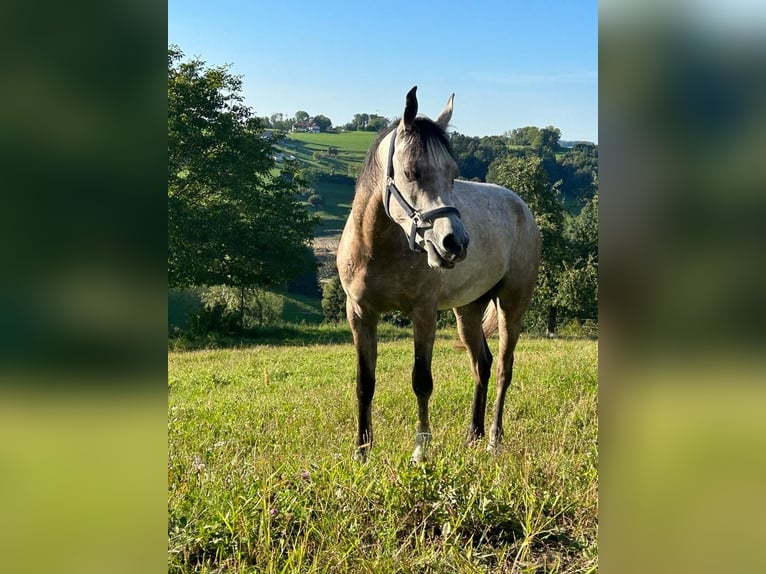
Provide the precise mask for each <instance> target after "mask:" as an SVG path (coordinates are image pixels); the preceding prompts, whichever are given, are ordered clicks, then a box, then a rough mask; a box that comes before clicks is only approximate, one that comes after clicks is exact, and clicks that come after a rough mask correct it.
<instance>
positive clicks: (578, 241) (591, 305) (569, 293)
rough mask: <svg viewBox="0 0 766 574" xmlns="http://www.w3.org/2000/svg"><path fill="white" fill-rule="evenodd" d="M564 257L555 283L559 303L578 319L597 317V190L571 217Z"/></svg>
mask: <svg viewBox="0 0 766 574" xmlns="http://www.w3.org/2000/svg"><path fill="white" fill-rule="evenodd" d="M568 245H569V248H568V255H569V257H568V260H567V261H566V262H565V263H564V269H563V271H562V276H561V279H560V286H559V297H558V300H559V304H560V305H561V306H562V307H564V308H565V309H566V310H567V312H568V313H569V315H571V316H573V317H576V318H578V319H594V318H597V317H598V193H596V194H595V195H594V196H593V199H591V200H590V201H589V202H588V203H586V205H585V206H584V207H583V208H582V211H581V212H580V214H579V215H578V216H577V217H576V218H575V219H574V221H573V226H572V230H571V231H570V233H569V240H568Z"/></svg>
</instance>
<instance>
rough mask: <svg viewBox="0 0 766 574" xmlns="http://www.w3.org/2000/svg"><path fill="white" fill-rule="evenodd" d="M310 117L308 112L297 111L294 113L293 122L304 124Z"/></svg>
mask: <svg viewBox="0 0 766 574" xmlns="http://www.w3.org/2000/svg"><path fill="white" fill-rule="evenodd" d="M310 117H311V116H310V115H309V114H308V112H304V111H303V110H298V111H297V112H295V121H296V123H299V124H305V123H306V122H308V121H309V118H310Z"/></svg>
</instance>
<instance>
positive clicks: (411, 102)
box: [399, 86, 418, 130]
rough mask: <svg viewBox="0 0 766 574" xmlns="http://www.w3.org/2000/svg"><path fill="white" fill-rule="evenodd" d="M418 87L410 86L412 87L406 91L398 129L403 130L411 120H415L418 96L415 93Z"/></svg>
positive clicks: (409, 124)
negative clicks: (405, 100)
mask: <svg viewBox="0 0 766 574" xmlns="http://www.w3.org/2000/svg"><path fill="white" fill-rule="evenodd" d="M417 90H418V87H417V86H412V89H411V90H410V91H409V92H407V102H406V104H405V106H404V115H402V121H401V122H399V129H400V130H405V129H408V128H409V127H410V126H412V122H414V121H415V116H416V115H417V113H418V98H417V96H416V95H415V92H417Z"/></svg>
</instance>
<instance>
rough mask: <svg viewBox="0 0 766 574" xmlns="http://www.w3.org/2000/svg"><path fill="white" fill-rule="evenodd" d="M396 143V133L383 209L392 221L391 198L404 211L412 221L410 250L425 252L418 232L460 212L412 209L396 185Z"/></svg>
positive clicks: (392, 146) (448, 208) (409, 240)
mask: <svg viewBox="0 0 766 574" xmlns="http://www.w3.org/2000/svg"><path fill="white" fill-rule="evenodd" d="M395 143H396V131H394V132H393V133H392V134H391V144H390V145H389V147H388V169H387V171H386V189H385V193H384V194H383V208H384V209H385V210H386V215H387V216H388V217H389V219H391V220H392V221H393V220H394V218H393V217H391V205H390V204H391V197H393V198H394V199H396V201H397V202H398V203H399V205H401V207H402V209H404V213H406V214H407V217H408V218H409V219H410V222H411V224H412V225H411V227H410V233H409V235H408V236H407V241H408V243H409V246H410V250H411V251H414V252H416V253H417V252H423V251H424V249H423V247H421V246H420V245H419V244H418V243H416V239H417V235H418V231H425V230H426V229H430V228H431V227H433V222H434V219H436V218H437V217H446V216H447V215H449V214H450V213H454V214H455V215H457V216H458V217H460V212H459V211H458V209H457V207H452V206H445V207H437V208H436V209H431V210H429V211H426V212H421V211H419V210H417V209H415V208H414V207H412V206H411V205H410V204H409V202H408V201H407V200H406V199H405V198H404V196H403V195H402V193H401V192H400V191H399V188H397V187H396V184H395V183H394V144H395Z"/></svg>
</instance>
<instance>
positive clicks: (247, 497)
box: [168, 328, 598, 573]
mask: <svg viewBox="0 0 766 574" xmlns="http://www.w3.org/2000/svg"><path fill="white" fill-rule="evenodd" d="M337 334H338V337H337V338H333V337H332V336H328V338H327V339H325V340H327V341H328V342H329V343H328V344H300V343H299V342H296V341H295V340H294V342H293V344H272V345H265V344H264V345H254V346H250V347H244V346H243V347H239V348H227V349H216V350H196V351H170V352H169V354H168V386H169V390H168V397H169V398H168V406H169V412H168V448H169V452H168V506H169V509H168V512H169V522H168V552H169V557H168V569H169V571H171V572H266V573H277V572H354V573H356V572H369V573H377V572H591V571H596V570H597V567H598V566H597V564H598V554H597V533H598V519H597V513H598V503H597V492H598V478H597V467H598V444H597V432H598V429H597V425H598V423H597V356H598V344H597V342H595V341H588V340H564V339H560V340H548V339H537V338H529V337H526V336H522V338H521V340H520V342H519V345H518V347H517V351H516V369H515V376H514V381H513V384H512V387H511V389H510V390H509V394H508V397H507V400H506V407H505V413H506V415H505V427H506V435H505V443H504V446H503V448H502V450H501V452H500V453H499V454H496V455H493V454H490V453H488V452H486V450H485V448H484V447H485V444H486V439H485V440H484V441H482V442H480V443H479V444H478V445H474V446H466V445H465V430H466V427H467V425H468V422H469V418H470V412H469V410H470V401H471V394H472V387H473V381H472V379H471V377H470V374H469V368H468V358H467V356H466V354H465V351H464V350H462V349H461V350H457V349H455V348H454V347H455V342H456V340H457V336H456V333H455V332H454V331H451V330H444V331H439V333H438V336H437V341H436V345H435V347H434V361H433V363H434V364H433V372H434V381H435V385H434V393H433V396H432V398H431V424H432V427H433V432H434V436H433V445H432V451H431V459H430V460H429V461H428V462H427V463H424V464H421V465H417V466H410V464H409V457H410V454H411V452H412V446H413V439H414V433H415V425H416V422H417V408H416V402H415V397H414V395H413V393H412V390H411V386H410V377H411V369H412V338H411V333H410V332H409V331H404V330H398V329H392V328H385V329H381V331H380V335H381V342H380V345H379V358H378V371H377V379H378V380H377V389H376V394H375V400H374V402H373V426H374V429H375V444H374V446H373V449H372V454H371V457H370V460H369V461H368V462H367V463H366V464H359V463H355V462H354V461H353V460H352V453H353V450H354V438H353V435H354V430H355V424H356V423H355V417H356V407H355V404H356V396H355V382H354V381H355V359H354V348H353V345H352V344H351V343H350V341H349V339H350V333H348V331H347V330H344V329H341V328H338V329H337ZM307 340H312V341H316V340H317V338H313V339H312V338H310V337H309V338H307ZM275 343H276V341H275ZM490 347H491V348H492V349H493V353H495V352H496V347H497V340H496V339H494V340H491V341H490ZM490 384H494V376H493V378H492V380H491V383H490ZM489 394H490V397H489V399H488V402H489V403H490V404H489V405H488V411H489V410H490V409H491V407H492V397H493V396H494V392H493V391H490V393H489Z"/></svg>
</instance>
